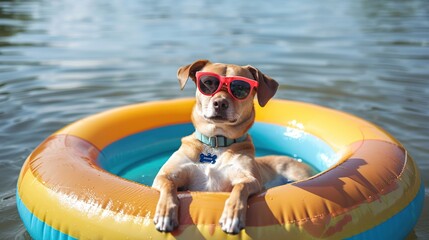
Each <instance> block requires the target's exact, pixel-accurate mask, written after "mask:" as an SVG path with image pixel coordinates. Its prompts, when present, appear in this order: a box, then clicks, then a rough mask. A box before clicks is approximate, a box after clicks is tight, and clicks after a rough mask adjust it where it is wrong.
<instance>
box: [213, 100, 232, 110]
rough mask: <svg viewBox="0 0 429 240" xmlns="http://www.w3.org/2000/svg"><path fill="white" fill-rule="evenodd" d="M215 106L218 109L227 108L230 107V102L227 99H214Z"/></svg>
mask: <svg viewBox="0 0 429 240" xmlns="http://www.w3.org/2000/svg"><path fill="white" fill-rule="evenodd" d="M213 107H214V109H216V110H226V109H228V107H229V104H228V101H227V100H226V99H216V100H214V101H213Z"/></svg>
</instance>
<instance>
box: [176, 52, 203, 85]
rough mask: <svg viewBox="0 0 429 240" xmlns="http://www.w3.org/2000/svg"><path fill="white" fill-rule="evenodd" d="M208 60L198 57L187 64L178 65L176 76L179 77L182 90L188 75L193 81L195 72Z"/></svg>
mask: <svg viewBox="0 0 429 240" xmlns="http://www.w3.org/2000/svg"><path fill="white" fill-rule="evenodd" d="M209 62H210V61H209V60H206V59H200V60H197V61H195V62H193V63H191V64H189V65H186V66H182V67H180V68H179V70H177V78H178V79H179V84H180V89H181V90H183V88H184V87H185V85H186V82H187V81H188V78H189V77H191V78H192V80H193V81H194V82H195V81H196V79H195V73H196V72H197V71H199V70H201V69H202V68H203V67H204V66H205V65H206V64H207V63H209Z"/></svg>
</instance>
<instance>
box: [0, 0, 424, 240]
mask: <svg viewBox="0 0 429 240" xmlns="http://www.w3.org/2000/svg"><path fill="white" fill-rule="evenodd" d="M198 58H208V59H211V60H212V61H215V62H228V63H235V64H242V65H245V64H251V65H254V66H256V67H258V68H259V69H260V70H262V71H263V72H264V73H266V74H268V75H270V76H271V77H273V78H274V79H276V80H278V81H279V82H280V83H281V87H280V89H279V92H278V93H277V95H276V97H277V98H285V99H292V100H299V101H306V102H312V103H317V104H321V105H324V106H328V107H332V108H336V109H339V110H343V111H346V112H350V113H353V114H356V115H358V116H360V117H362V118H365V119H367V120H370V121H372V122H374V123H376V124H378V125H380V126H381V127H383V128H384V129H386V130H388V131H389V132H390V133H392V134H393V135H394V136H395V137H396V138H398V139H399V141H401V142H402V143H403V144H404V145H405V146H406V148H407V149H408V150H409V152H410V153H411V155H412V156H413V158H414V159H415V160H416V161H417V163H418V165H419V167H420V170H421V171H422V173H423V174H422V175H423V181H424V182H425V185H426V186H429V174H428V173H429V161H428V160H427V158H428V156H429V137H428V136H429V125H428V122H429V108H428V105H429V8H428V2H427V1H426V0H420V1H399V0H398V1H371V0H359V1H341V0H329V1H316V0H313V1H299V0H295V1H281V0H273V1H265V2H264V3H256V2H255V1H226V0H220V1H209V0H205V1H190V0H183V1H140V0H122V1H119V0H110V1H104V0H81V1H73V0H57V1H43V0H40V1H4V0H0V106H1V107H0V123H1V124H0V140H1V151H0V178H1V182H2V184H1V185H0V239H13V238H18V239H19V238H28V235H27V234H26V232H25V230H24V228H23V226H22V223H21V221H20V219H19V216H18V214H17V211H16V206H15V189H16V180H17V177H18V174H19V171H20V168H21V166H22V164H23V162H24V160H25V158H26V156H27V155H28V154H29V153H30V152H31V151H32V149H34V148H35V147H36V146H37V145H38V144H39V143H40V142H41V141H42V140H43V139H44V138H46V137H47V136H48V135H50V134H51V133H52V132H54V131H55V130H57V129H59V128H61V127H63V126H65V125H66V124H68V123H71V122H73V121H75V120H77V119H79V118H82V117H85V116H88V115H90V114H93V113H96V112H100V111H103V110H106V109H109V108H112V107H116V106H122V105H125V104H131V103H136V102H144V101H151V100H156V99H169V98H177V97H188V96H192V95H193V93H194V89H195V87H194V86H192V84H188V86H187V87H186V88H185V90H184V91H183V92H180V91H179V87H178V84H177V80H176V76H175V75H176V70H177V68H178V67H179V66H181V65H184V64H188V63H191V62H192V61H194V60H196V59H198ZM315 118H317V116H315ZM425 204H426V208H425V209H424V212H423V214H422V217H421V218H420V220H419V222H418V225H417V226H416V228H415V235H414V236H412V237H413V238H417V239H429V229H428V226H429V216H428V215H429V207H428V205H429V188H428V187H426V199H425Z"/></svg>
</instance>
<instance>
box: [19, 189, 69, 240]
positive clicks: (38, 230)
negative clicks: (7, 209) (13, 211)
mask: <svg viewBox="0 0 429 240" xmlns="http://www.w3.org/2000/svg"><path fill="white" fill-rule="evenodd" d="M16 206H17V208H18V212H19V216H20V217H21V219H22V222H23V223H24V226H25V228H26V229H27V231H28V233H29V234H30V236H31V237H32V238H33V239H52V240H74V239H76V238H74V237H71V236H69V235H67V234H65V233H62V232H60V231H58V230H57V229H54V228H52V227H51V226H49V225H48V224H47V223H45V222H44V221H42V220H40V219H39V218H37V217H36V216H34V214H33V213H32V212H31V211H30V210H29V209H28V208H27V207H26V206H25V205H24V203H23V202H22V200H21V198H20V196H19V194H18V192H17V193H16Z"/></svg>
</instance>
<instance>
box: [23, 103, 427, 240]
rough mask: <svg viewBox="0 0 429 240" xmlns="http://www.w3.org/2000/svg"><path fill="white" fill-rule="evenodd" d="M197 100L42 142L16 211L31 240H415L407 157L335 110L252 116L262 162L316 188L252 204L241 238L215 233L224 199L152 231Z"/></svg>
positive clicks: (101, 121) (211, 196)
mask: <svg viewBox="0 0 429 240" xmlns="http://www.w3.org/2000/svg"><path fill="white" fill-rule="evenodd" d="M193 105H194V100H192V99H179V100H169V101H159V102H151V103H142V104H136V105H130V106H125V107H121V108H117V109H113V110H110V111H107V112H103V113H100V114H96V115H93V116H90V117H87V118H85V119H83V120H80V121H77V122H75V123H72V124H71V125H69V126H67V127H65V128H63V129H61V130H59V131H58V132H56V133H54V134H53V135H51V136H50V137H48V138H47V139H46V140H45V141H44V142H43V143H42V144H40V145H39V146H38V147H37V148H36V149H35V150H34V151H33V152H32V153H31V155H30V156H29V157H28V159H27V160H26V162H25V163H24V165H23V167H22V170H21V173H20V176H19V179H18V185H17V198H16V199H17V206H18V211H19V214H20V216H21V218H22V220H23V222H24V225H25V227H26V228H27V230H28V232H29V234H30V235H31V236H32V237H33V238H34V239H160V238H168V239H174V238H177V239H224V238H226V237H228V239H266V238H267V237H270V238H271V239H307V238H312V239H314V238H326V239H344V238H349V239H361V238H370V239H397V238H404V237H406V236H407V235H408V234H409V232H410V231H412V229H413V227H414V225H415V224H416V222H417V219H418V217H419V215H420V212H421V209H422V205H423V199H424V186H423V184H422V181H421V179H420V176H419V171H418V169H417V166H416V164H415V162H414V161H413V160H412V159H411V157H410V156H409V155H408V152H407V151H406V150H405V148H404V147H403V146H402V145H401V144H400V143H399V142H398V141H397V140H395V139H394V138H393V137H392V136H390V135H389V134H388V133H386V132H385V131H383V130H382V129H380V128H379V127H377V126H375V125H373V124H371V123H369V122H367V121H364V120H362V119H359V118H357V117H354V116H351V115H349V114H346V113H343V112H339V111H335V110H332V109H328V108H324V107H320V106H316V105H311V104H306V103H300V102H292V101H284V100H272V101H271V102H270V103H269V104H268V105H267V106H266V107H264V108H263V109H262V108H260V107H259V106H258V105H257V104H255V107H256V122H255V124H254V126H253V127H252V129H251V130H250V134H251V135H252V138H253V141H254V144H255V146H256V149H257V150H256V151H257V155H265V154H273V153H274V154H285V155H289V156H293V157H295V158H297V159H298V160H302V161H305V162H307V163H309V164H311V165H312V166H313V167H314V168H316V169H318V170H319V171H320V173H319V174H317V175H316V176H314V177H312V178H310V179H308V180H304V181H300V182H294V183H290V184H286V185H282V186H278V187H274V188H270V189H268V190H267V191H265V192H263V193H260V194H258V195H255V196H252V197H251V198H250V199H249V208H248V211H247V222H246V228H245V229H244V230H242V231H241V232H240V233H239V234H238V235H229V236H227V235H225V233H224V232H223V231H222V230H221V228H220V226H219V225H218V220H219V218H220V215H221V213H222V209H223V206H224V202H225V200H226V198H227V197H228V193H206V192H181V193H179V199H180V219H179V221H180V224H181V225H180V226H179V228H178V229H177V230H175V231H174V232H172V233H160V232H158V231H156V230H155V226H154V224H153V222H152V220H153V215H154V212H155V207H156V203H157V200H158V197H159V193H158V192H157V191H156V190H154V189H152V188H151V187H149V186H150V185H151V184H152V181H153V178H154V176H155V175H156V173H157V171H158V169H159V168H160V167H161V165H162V164H163V163H164V162H165V161H166V160H167V158H168V157H169V155H170V154H171V153H172V152H173V151H175V150H176V149H177V148H178V147H179V145H180V138H181V137H182V136H186V135H188V134H190V133H192V132H193V131H194V129H193V126H192V124H191V123H190V116H191V110H192V107H193Z"/></svg>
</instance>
